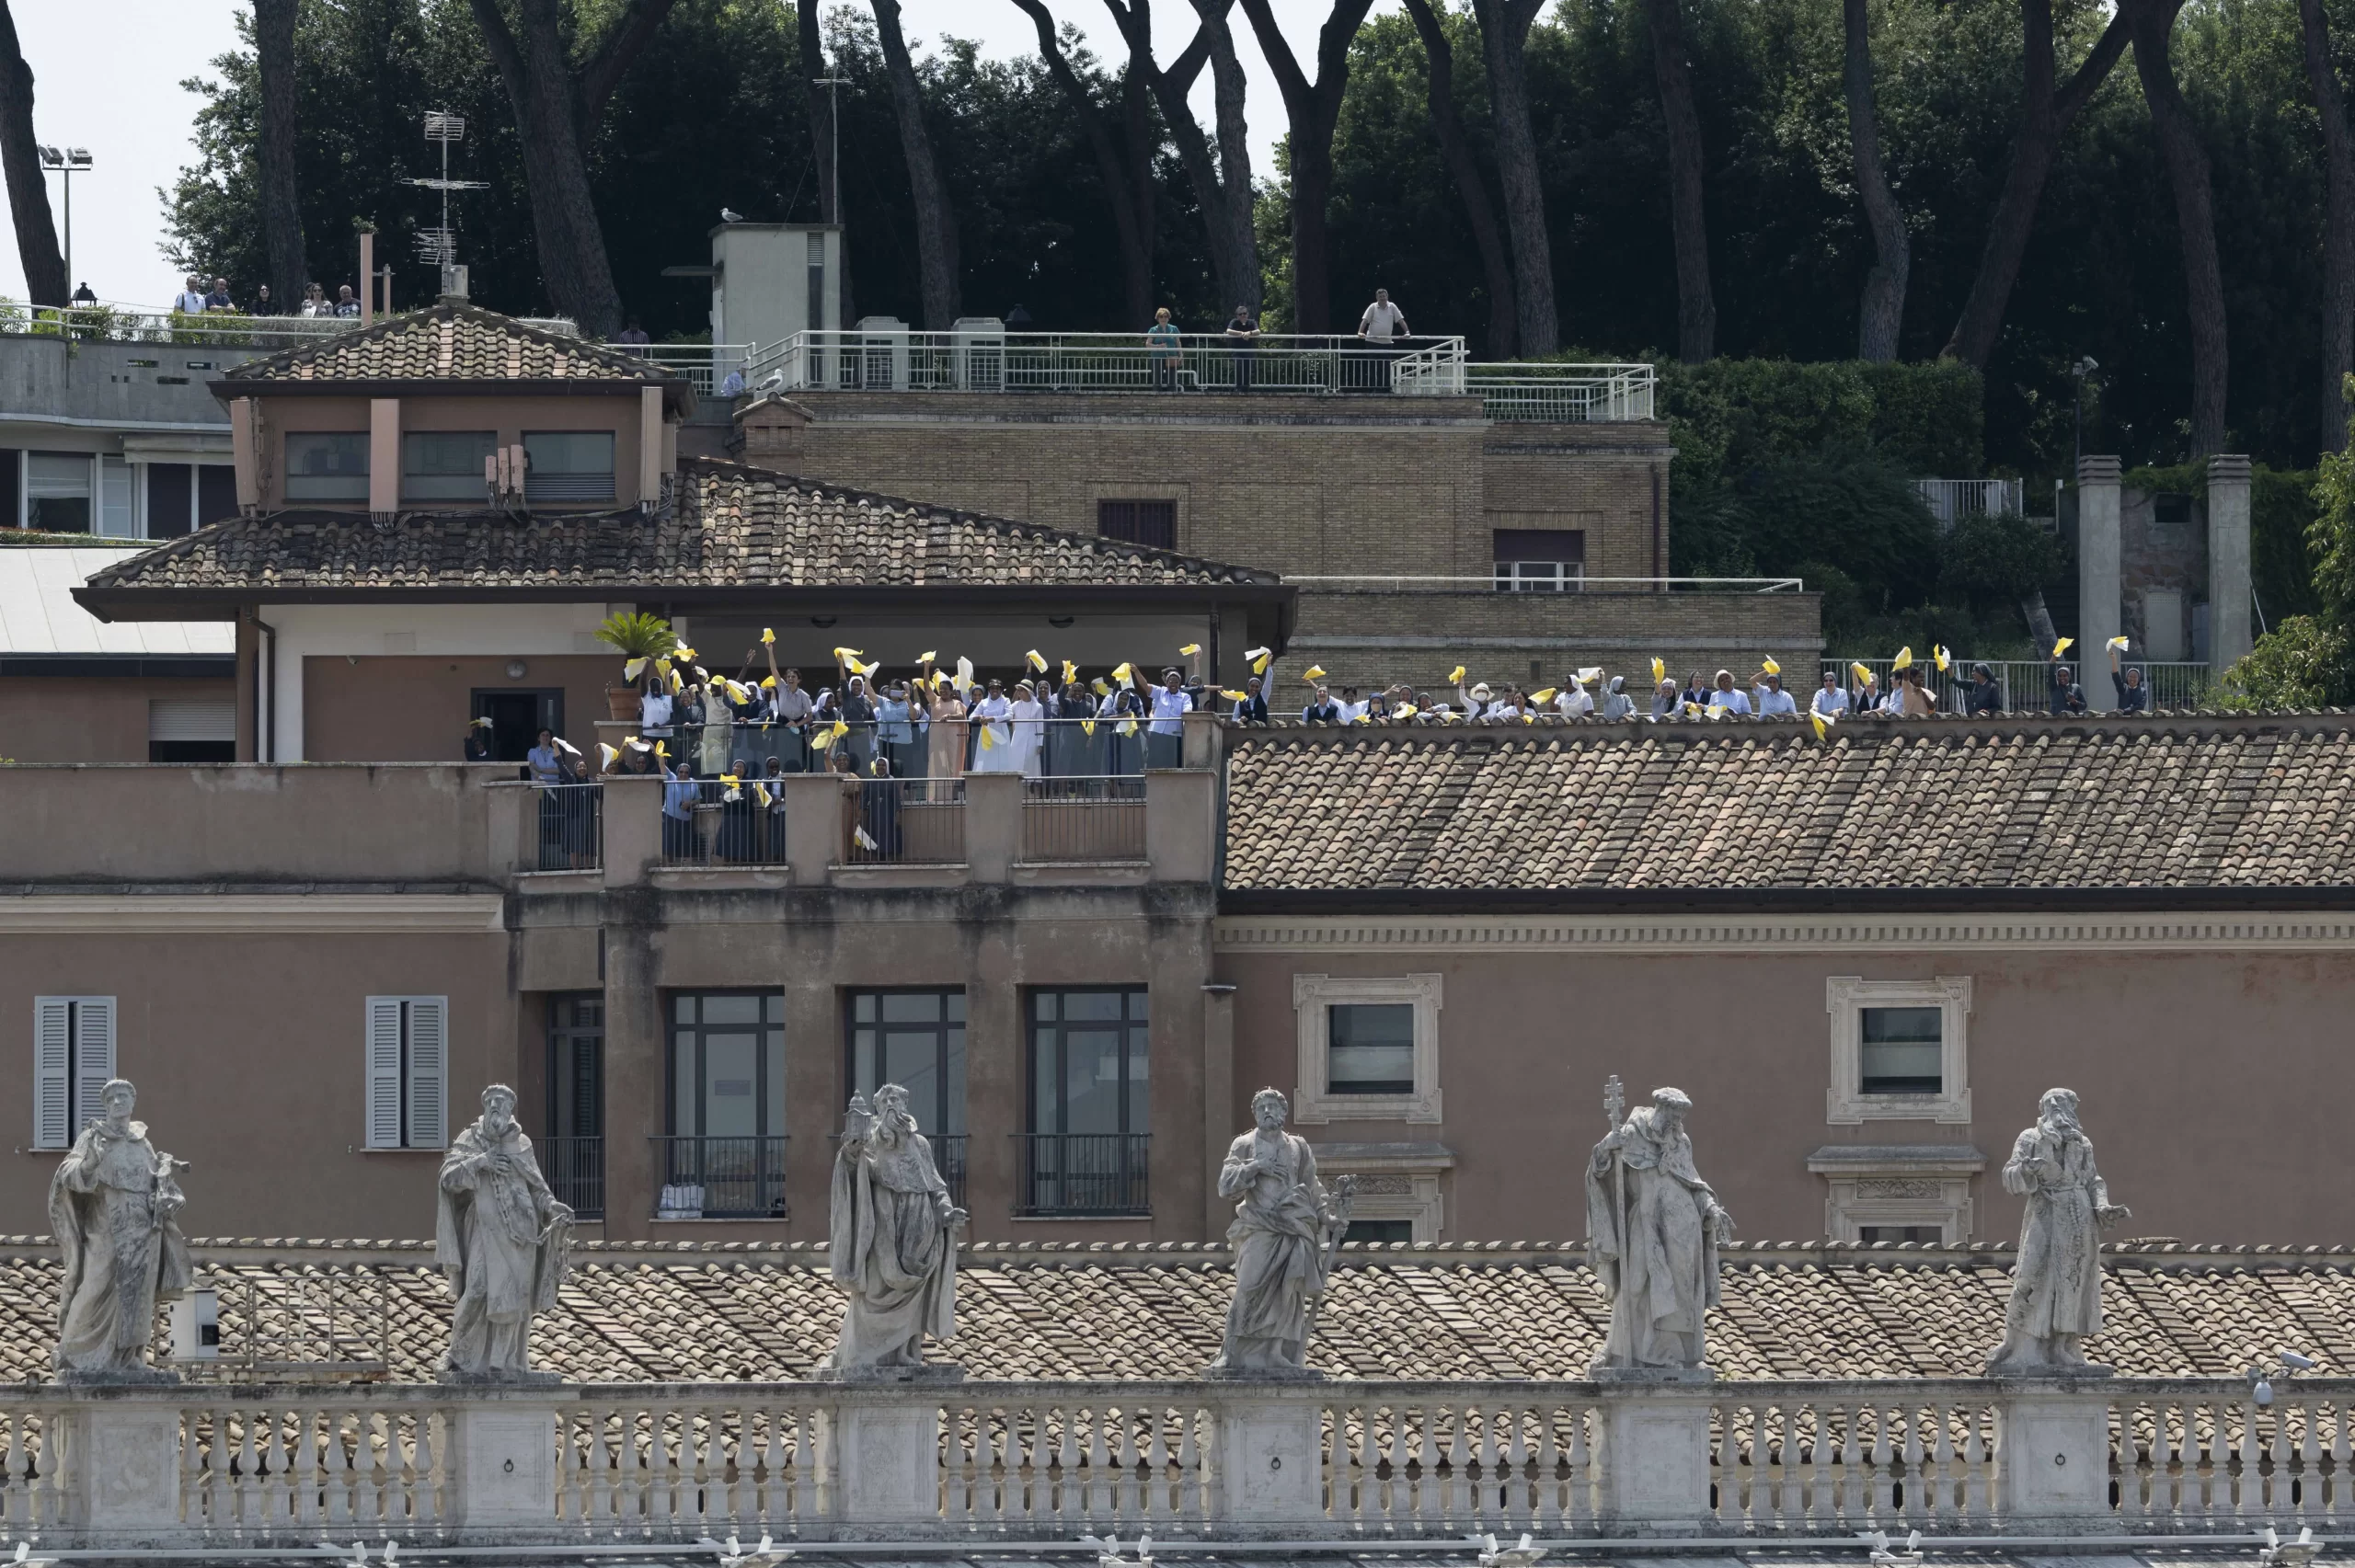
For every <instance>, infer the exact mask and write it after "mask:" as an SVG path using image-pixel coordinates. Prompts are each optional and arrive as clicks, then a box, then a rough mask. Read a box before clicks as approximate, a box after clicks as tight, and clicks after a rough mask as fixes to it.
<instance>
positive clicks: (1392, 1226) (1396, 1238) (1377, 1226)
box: [1341, 1219, 1415, 1244]
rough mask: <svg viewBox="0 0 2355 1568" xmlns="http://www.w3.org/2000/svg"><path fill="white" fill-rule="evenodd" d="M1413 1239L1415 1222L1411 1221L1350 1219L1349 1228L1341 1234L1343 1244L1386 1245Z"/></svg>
mask: <svg viewBox="0 0 2355 1568" xmlns="http://www.w3.org/2000/svg"><path fill="white" fill-rule="evenodd" d="M1414 1239H1415V1222H1414V1221H1413V1220H1411V1219H1352V1220H1350V1228H1349V1229H1348V1230H1344V1231H1342V1232H1341V1240H1343V1241H1344V1242H1376V1243H1382V1244H1387V1243H1390V1242H1411V1241H1413V1240H1414Z"/></svg>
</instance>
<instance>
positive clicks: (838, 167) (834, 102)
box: [810, 76, 850, 224]
mask: <svg viewBox="0 0 2355 1568" xmlns="http://www.w3.org/2000/svg"><path fill="white" fill-rule="evenodd" d="M810 86H813V87H823V88H825V89H826V129H827V131H828V132H830V133H831V134H832V137H833V149H832V150H831V156H832V158H833V171H832V172H831V173H829V174H828V175H827V176H826V191H827V194H828V195H829V196H830V197H831V198H832V199H833V203H834V222H835V223H837V224H839V223H842V221H843V95H842V93H841V91H840V89H841V88H844V87H847V86H850V78H849V77H847V76H818V77H814V78H812V79H811V81H810ZM822 215H823V214H821V216H822Z"/></svg>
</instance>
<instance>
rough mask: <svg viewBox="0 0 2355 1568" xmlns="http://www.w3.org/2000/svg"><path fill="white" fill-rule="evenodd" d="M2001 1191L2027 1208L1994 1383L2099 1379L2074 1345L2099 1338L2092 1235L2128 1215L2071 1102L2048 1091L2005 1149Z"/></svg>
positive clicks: (2097, 1257)
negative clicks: (2114, 1199)
mask: <svg viewBox="0 0 2355 1568" xmlns="http://www.w3.org/2000/svg"><path fill="white" fill-rule="evenodd" d="M2004 1190H2005V1192H2008V1193H2016V1194H2018V1195H2019V1196H2023V1197H2025V1198H2027V1199H2028V1217H2027V1219H2026V1220H2025V1221H2024V1222H2023V1223H2022V1224H2021V1226H2020V1253H2019V1263H2018V1265H2017V1266H2016V1267H2015V1268H2014V1269H2013V1270H2012V1297H2011V1300H2010V1302H2009V1303H2008V1304H2006V1305H2005V1308H2004V1343H2003V1344H2001V1345H1997V1346H1996V1347H1995V1350H1994V1353H1993V1354H1992V1355H1991V1356H1988V1357H1987V1370H1988V1372H1989V1374H1990V1375H1992V1376H1997V1377H2006V1376H2008V1377H2039V1376H2045V1377H2065V1376H2070V1375H2077V1376H2100V1375H2103V1374H2106V1373H2107V1372H2108V1370H2109V1368H2107V1367H2097V1366H2096V1365H2095V1364H2094V1363H2092V1362H2090V1361H2088V1360H2086V1359H2085V1352H2084V1351H2083V1350H2082V1349H2080V1348H2079V1345H2080V1343H2081V1342H2082V1341H2083V1340H2084V1339H2085V1335H2087V1334H2089V1333H2100V1332H2101V1233H2102V1231H2103V1230H2107V1229H2108V1228H2109V1227H2110V1226H2112V1225H2115V1224H2117V1223H2118V1222H2119V1220H2121V1219H2131V1218H2132V1214H2133V1211H2132V1210H2131V1209H2128V1208H2125V1207H2119V1206H2118V1205H2115V1204H2112V1203H2111V1202H2110V1201H2109V1184H2108V1183H2107V1182H2105V1181H2103V1180H2102V1179H2101V1173H2100V1172H2099V1171H2097V1170H2096V1169H2095V1168H2094V1145H2093V1140H2092V1139H2089V1138H2087V1137H2086V1136H2085V1129H2084V1128H2083V1127H2079V1126H2078V1125H2077V1095H2076V1092H2075V1091H2074V1090H2072V1089H2048V1090H2046V1091H2045V1092H2044V1097H2043V1098H2042V1099H2040V1100H2039V1101H2038V1102H2037V1105H2036V1125H2035V1126H2034V1127H2029V1128H2028V1130H2027V1131H2026V1132H2023V1133H2021V1134H2020V1136H2019V1138H2018V1139H2017V1140H2016V1141H2015V1142H2014V1143H2013V1145H2012V1157H2011V1159H2010V1160H2008V1161H2007V1162H2005V1165H2004Z"/></svg>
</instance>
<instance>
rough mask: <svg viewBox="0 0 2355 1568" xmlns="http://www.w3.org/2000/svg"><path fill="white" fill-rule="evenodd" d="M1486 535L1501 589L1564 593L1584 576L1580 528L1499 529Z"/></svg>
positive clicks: (1583, 547) (1582, 533)
mask: <svg viewBox="0 0 2355 1568" xmlns="http://www.w3.org/2000/svg"><path fill="white" fill-rule="evenodd" d="M1489 538H1490V540H1491V541H1492V542H1493V544H1494V548H1495V556H1494V559H1495V561H1496V564H1497V587H1498V589H1499V590H1501V591H1505V592H1515V593H1533V592H1540V593H1566V592H1569V591H1571V590H1572V589H1576V588H1577V587H1578V586H1579V583H1580V579H1581V578H1584V577H1585V575H1586V531H1585V530H1584V529H1582V528H1499V529H1493V530H1491V531H1490V532H1489Z"/></svg>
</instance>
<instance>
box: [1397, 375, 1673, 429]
mask: <svg viewBox="0 0 2355 1568" xmlns="http://www.w3.org/2000/svg"><path fill="white" fill-rule="evenodd" d="M1460 374H1461V378H1462V380H1461V384H1460V385H1459V386H1458V387H1456V388H1455V390H1457V391H1461V392H1470V393H1475V394H1476V395H1478V396H1479V399H1480V406H1481V409H1482V411H1483V412H1484V413H1486V414H1487V415H1488V418H1491V419H1495V420H1499V421H1500V422H1503V423H1507V424H1537V425H1577V424H1587V423H1591V422H1595V421H1607V420H1616V419H1648V418H1653V413H1652V410H1653V407H1654V395H1655V393H1656V391H1657V389H1658V386H1659V382H1660V376H1659V372H1657V371H1655V370H1654V369H1653V368H1652V367H1651V366H1649V365H1638V364H1594V365H1568V364H1561V365H1557V364H1542V363H1540V364H1515V363H1505V364H1470V365H1465V366H1464V367H1462V370H1461V372H1460ZM1402 390H1403V389H1402Z"/></svg>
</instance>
